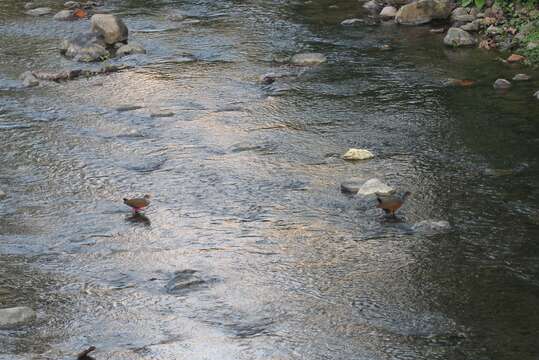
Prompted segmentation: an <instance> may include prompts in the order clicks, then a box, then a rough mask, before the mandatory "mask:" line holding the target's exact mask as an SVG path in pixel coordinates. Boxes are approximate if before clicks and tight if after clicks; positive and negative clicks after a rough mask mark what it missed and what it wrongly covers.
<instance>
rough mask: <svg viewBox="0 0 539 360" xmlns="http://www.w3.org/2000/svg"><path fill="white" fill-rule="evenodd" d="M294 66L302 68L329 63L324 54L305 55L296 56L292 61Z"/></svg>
mask: <svg viewBox="0 0 539 360" xmlns="http://www.w3.org/2000/svg"><path fill="white" fill-rule="evenodd" d="M290 61H291V62H292V64H294V65H300V66H309V65H319V64H322V63H324V62H326V61H327V58H326V56H325V55H324V54H320V53H303V54H296V55H294V56H292V59H290Z"/></svg>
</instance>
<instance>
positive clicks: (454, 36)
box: [444, 27, 476, 47]
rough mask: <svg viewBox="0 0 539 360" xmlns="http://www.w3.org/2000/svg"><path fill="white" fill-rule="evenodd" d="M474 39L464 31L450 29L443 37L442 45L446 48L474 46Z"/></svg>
mask: <svg viewBox="0 0 539 360" xmlns="http://www.w3.org/2000/svg"><path fill="white" fill-rule="evenodd" d="M475 43H476V40H475V38H474V37H473V36H472V35H470V34H469V33H467V32H466V31H464V30H462V29H459V28H454V27H452V28H450V29H449V30H448V31H447V34H446V35H445V37H444V44H446V45H448V46H455V47H459V46H473V45H475Z"/></svg>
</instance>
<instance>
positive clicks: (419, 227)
mask: <svg viewBox="0 0 539 360" xmlns="http://www.w3.org/2000/svg"><path fill="white" fill-rule="evenodd" d="M450 229H451V224H449V222H448V221H445V220H439V221H435V220H423V221H420V222H418V223H416V224H414V225H413V226H412V230H414V231H416V232H419V233H422V234H435V233H439V232H444V231H448V230H450Z"/></svg>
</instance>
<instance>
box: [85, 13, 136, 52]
mask: <svg viewBox="0 0 539 360" xmlns="http://www.w3.org/2000/svg"><path fill="white" fill-rule="evenodd" d="M90 21H91V24H92V27H91V31H92V32H96V33H98V34H100V35H101V36H103V38H104V39H105V43H106V44H109V45H113V44H115V43H117V42H125V41H127V38H128V37H129V30H128V29H127V26H125V24H124V22H123V21H122V19H120V18H119V17H118V16H115V15H110V14H95V15H94V16H92V18H91V19H90Z"/></svg>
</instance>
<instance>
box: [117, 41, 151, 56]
mask: <svg viewBox="0 0 539 360" xmlns="http://www.w3.org/2000/svg"><path fill="white" fill-rule="evenodd" d="M131 54H146V49H144V47H143V46H142V45H140V44H137V43H129V44H127V45H122V46H120V47H119V48H118V50H116V56H118V57H120V56H124V55H131Z"/></svg>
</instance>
